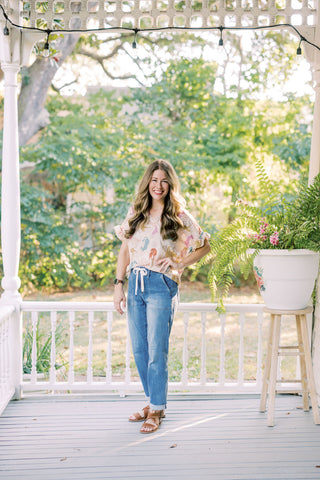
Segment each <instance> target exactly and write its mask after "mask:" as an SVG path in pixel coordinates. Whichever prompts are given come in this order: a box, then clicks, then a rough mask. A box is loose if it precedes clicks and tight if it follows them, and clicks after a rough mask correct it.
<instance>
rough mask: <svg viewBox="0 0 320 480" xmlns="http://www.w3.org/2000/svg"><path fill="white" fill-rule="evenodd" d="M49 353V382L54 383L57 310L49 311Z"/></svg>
mask: <svg viewBox="0 0 320 480" xmlns="http://www.w3.org/2000/svg"><path fill="white" fill-rule="evenodd" d="M50 319H51V355H50V363H51V365H50V383H51V385H54V384H55V383H56V376H57V372H56V327H57V312H51V315H50Z"/></svg>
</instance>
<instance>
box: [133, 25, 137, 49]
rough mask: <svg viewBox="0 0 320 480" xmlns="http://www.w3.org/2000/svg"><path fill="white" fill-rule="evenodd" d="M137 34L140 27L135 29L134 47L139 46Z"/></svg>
mask: <svg viewBox="0 0 320 480" xmlns="http://www.w3.org/2000/svg"><path fill="white" fill-rule="evenodd" d="M137 34H138V29H137V28H135V29H134V37H133V42H132V48H137Z"/></svg>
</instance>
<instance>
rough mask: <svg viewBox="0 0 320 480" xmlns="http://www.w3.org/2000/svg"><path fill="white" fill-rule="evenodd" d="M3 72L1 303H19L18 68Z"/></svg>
mask: <svg viewBox="0 0 320 480" xmlns="http://www.w3.org/2000/svg"><path fill="white" fill-rule="evenodd" d="M1 68H2V70H3V73H4V124H3V150H2V194H1V244H2V258H3V271H4V277H3V279H2V282H1V285H2V287H3V289H4V293H3V294H2V297H1V300H2V302H5V303H10V304H12V303H14V304H16V303H17V302H18V303H19V302H20V300H21V296H20V294H19V292H18V290H19V287H20V283H21V282H20V279H19V277H18V269H19V257H20V228H21V227H20V174H19V171H20V170H19V140H18V106H17V97H18V83H17V75H18V72H19V69H20V66H19V65H14V64H7V63H2V65H1Z"/></svg>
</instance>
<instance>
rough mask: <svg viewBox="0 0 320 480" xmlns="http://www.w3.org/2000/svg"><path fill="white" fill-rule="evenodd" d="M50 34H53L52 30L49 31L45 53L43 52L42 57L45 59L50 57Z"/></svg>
mask: <svg viewBox="0 0 320 480" xmlns="http://www.w3.org/2000/svg"><path fill="white" fill-rule="evenodd" d="M50 33H51V30H47V39H46V41H45V44H44V47H43V52H42V56H43V57H45V58H48V57H50V44H49V36H50Z"/></svg>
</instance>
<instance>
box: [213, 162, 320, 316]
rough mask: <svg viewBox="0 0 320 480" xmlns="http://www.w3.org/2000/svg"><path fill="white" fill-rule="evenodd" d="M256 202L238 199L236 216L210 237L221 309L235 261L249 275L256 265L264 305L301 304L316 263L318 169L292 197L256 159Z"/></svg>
mask: <svg viewBox="0 0 320 480" xmlns="http://www.w3.org/2000/svg"><path fill="white" fill-rule="evenodd" d="M256 170H257V177H258V188H259V204H258V205H250V204H249V203H247V202H243V201H238V202H237V215H236V217H235V220H234V221H233V222H232V223H230V224H228V225H227V226H226V227H224V228H222V229H221V230H220V231H218V232H217V234H216V235H215V236H214V237H213V238H212V240H211V247H212V248H211V252H210V254H209V255H208V256H207V257H206V259H205V260H204V261H205V262H206V263H207V262H210V263H211V264H212V265H211V268H210V273H209V280H210V284H211V287H212V292H213V297H214V299H217V301H218V309H222V310H223V309H224V307H223V299H224V298H225V297H226V296H227V294H228V291H229V288H230V286H231V284H232V282H233V279H234V273H235V270H234V269H235V265H237V264H238V265H239V266H240V270H241V272H242V273H243V274H244V276H247V275H248V273H249V271H250V269H251V268H252V266H253V268H254V273H255V276H256V280H257V283H258V286H259V289H260V293H261V294H262V297H263V299H264V302H265V304H266V306H268V307H269V308H277V309H284V310H293V309H300V308H304V307H305V306H306V305H307V304H308V302H309V300H310V296H311V294H312V290H313V287H314V283H315V279H316V277H317V273H318V267H319V253H317V252H319V251H320V174H319V175H318V176H317V177H316V178H315V179H314V182H313V183H312V185H310V186H306V185H302V184H301V185H300V187H299V189H298V191H297V194H296V196H295V197H294V198H292V197H291V198H289V197H288V196H284V195H282V194H280V193H279V188H278V185H277V183H276V182H274V181H272V180H271V179H270V178H269V177H268V175H267V174H266V172H265V169H264V167H263V165H262V164H261V163H259V162H258V163H257V164H256ZM300 294H302V295H300Z"/></svg>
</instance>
